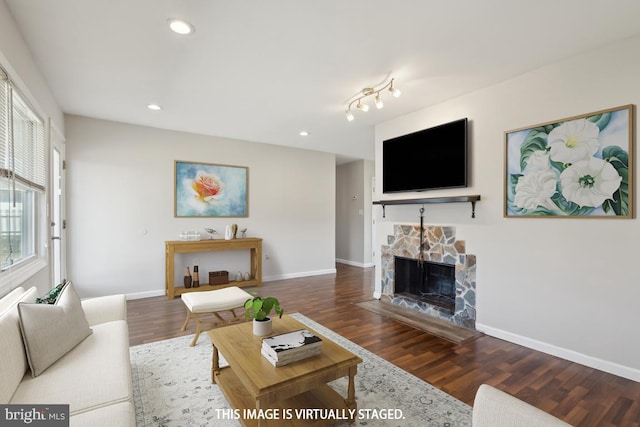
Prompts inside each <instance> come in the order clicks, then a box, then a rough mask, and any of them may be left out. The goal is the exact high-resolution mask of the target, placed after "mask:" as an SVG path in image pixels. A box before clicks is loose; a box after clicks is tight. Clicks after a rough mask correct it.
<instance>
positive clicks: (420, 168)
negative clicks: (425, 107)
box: [382, 118, 467, 193]
mask: <svg viewBox="0 0 640 427" xmlns="http://www.w3.org/2000/svg"><path fill="white" fill-rule="evenodd" d="M466 186H467V119H466V118H464V119H460V120H456V121H453V122H450V123H445V124H442V125H439V126H435V127H432V128H429V129H424V130H421V131H418V132H414V133H410V134H408V135H402V136H399V137H396V138H392V139H388V140H386V141H383V142H382V192H383V193H398V192H408V191H425V190H433V189H438V188H456V187H466Z"/></svg>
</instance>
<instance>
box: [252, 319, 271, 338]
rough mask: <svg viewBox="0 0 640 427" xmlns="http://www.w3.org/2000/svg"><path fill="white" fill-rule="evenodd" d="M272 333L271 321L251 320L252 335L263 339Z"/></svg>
mask: <svg viewBox="0 0 640 427" xmlns="http://www.w3.org/2000/svg"><path fill="white" fill-rule="evenodd" d="M272 332H273V324H272V323H271V319H270V318H269V317H267V318H266V319H264V320H256V319H253V335H256V336H259V337H263V336H265V335H269V334H271V333H272Z"/></svg>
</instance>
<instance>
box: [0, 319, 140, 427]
mask: <svg viewBox="0 0 640 427" xmlns="http://www.w3.org/2000/svg"><path fill="white" fill-rule="evenodd" d="M132 387H133V386H132V381H131V364H130V361H129V330H128V327H127V322H126V321H124V320H118V321H114V322H107V323H102V324H100V325H96V326H94V327H93V333H92V334H91V335H89V336H88V337H87V338H86V339H85V340H84V341H82V342H81V343H80V344H78V345H77V346H76V347H75V348H74V349H73V350H71V351H70V352H69V353H67V354H66V355H65V356H64V357H62V358H61V359H59V360H58V361H57V362H55V363H54V364H53V365H51V366H50V367H49V368H48V369H47V370H46V371H45V372H44V373H43V374H42V375H40V376H38V377H35V378H34V377H32V376H31V375H29V374H27V375H25V376H24V378H23V379H22V382H21V383H20V385H19V386H18V389H17V390H16V392H15V394H14V395H13V397H12V399H11V401H10V403H17V404H19V403H33V402H46V403H49V404H68V405H69V411H70V413H71V415H75V414H79V413H82V412H86V411H90V410H93V409H96V408H101V407H103V406H107V405H111V404H114V403H119V402H126V401H133V388H132ZM87 425H90V424H87ZM114 425H116V424H114Z"/></svg>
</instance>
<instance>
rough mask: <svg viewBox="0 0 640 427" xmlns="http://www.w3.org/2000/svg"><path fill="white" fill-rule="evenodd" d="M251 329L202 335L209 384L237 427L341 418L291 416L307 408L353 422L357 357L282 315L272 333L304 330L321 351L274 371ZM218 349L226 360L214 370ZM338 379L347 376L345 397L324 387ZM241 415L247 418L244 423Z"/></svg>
mask: <svg viewBox="0 0 640 427" xmlns="http://www.w3.org/2000/svg"><path fill="white" fill-rule="evenodd" d="M252 326H253V325H252V324H251V322H247V323H241V324H237V325H232V326H225V327H221V328H217V329H213V330H211V331H209V332H207V334H208V335H209V338H210V339H211V342H212V343H213V361H212V368H211V380H212V382H214V383H217V384H218V385H219V386H220V388H221V389H222V392H223V393H224V395H225V397H226V398H227V400H228V401H229V403H230V404H231V405H232V406H233V407H234V408H235V409H236V410H238V411H237V412H239V413H240V415H241V418H240V421H241V422H242V423H243V425H245V426H259V427H262V426H269V425H275V426H278V427H280V426H289V425H291V426H293V425H327V424H333V423H335V422H337V421H342V420H344V418H341V419H337V420H336V419H335V418H333V419H331V418H327V417H325V418H324V419H319V418H322V417H314V418H315V419H304V418H305V417H302V418H300V417H298V416H296V415H297V414H299V412H296V409H298V410H304V411H305V412H304V413H305V414H307V415H308V414H310V411H309V409H320V410H329V409H333V410H335V411H333V412H331V413H333V414H338V415H339V416H347V415H349V416H350V418H349V419H350V421H351V422H353V421H354V415H355V414H356V411H357V405H356V401H355V385H354V377H355V375H356V373H357V369H358V364H359V363H361V362H362V359H360V358H359V357H358V356H356V355H355V354H353V353H351V352H349V351H347V350H345V349H344V348H342V347H340V346H339V345H338V344H336V343H334V342H333V341H330V340H329V339H327V338H326V337H324V336H322V335H321V334H319V333H317V332H316V331H313V330H312V329H311V328H309V327H308V326H306V325H304V324H302V323H300V322H298V321H297V320H295V319H293V318H291V317H289V316H287V315H284V316H283V317H282V318H281V319H278V318H276V319H273V334H274V335H276V334H282V333H285V332H290V331H295V330H299V329H308V330H310V331H312V332H313V333H315V334H316V335H318V336H319V337H320V338H322V340H323V342H322V353H321V354H320V355H317V356H312V357H310V358H308V359H304V360H301V361H298V362H294V363H291V364H289V365H285V366H281V367H278V368H275V367H274V366H273V365H271V364H270V363H269V362H268V361H267V360H266V359H265V358H264V357H263V356H262V354H260V348H261V345H262V338H263V337H257V336H255V335H253V330H252ZM218 351H220V352H221V353H222V354H223V355H224V357H225V359H226V360H227V361H228V362H229V367H228V368H220V366H219V356H218ZM342 377H349V386H348V389H347V396H346V397H343V396H341V395H340V394H339V393H337V392H336V391H335V390H334V389H332V388H331V387H330V386H329V385H327V383H329V382H331V381H333V380H336V379H338V378H342ZM245 410H247V411H248V412H245ZM246 413H250V414H253V415H252V416H250V417H249V419H245V418H244V417H243V415H244V414H246ZM316 413H320V412H316ZM324 413H325V414H326V413H327V412H324ZM256 414H266V415H267V417H271V416H274V415H276V416H278V417H279V419H266V418H264V417H259V416H258V417H256V416H255V415H256ZM285 418H286V419H285Z"/></svg>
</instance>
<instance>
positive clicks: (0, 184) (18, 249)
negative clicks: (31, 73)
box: [0, 69, 46, 271]
mask: <svg viewBox="0 0 640 427" xmlns="http://www.w3.org/2000/svg"><path fill="white" fill-rule="evenodd" d="M45 149H46V145H45V138H44V124H43V121H42V119H40V117H39V116H38V115H37V114H36V113H35V112H34V110H33V109H32V108H31V107H30V106H29V104H28V103H27V102H26V101H25V99H24V98H23V97H22V96H21V95H20V93H19V92H18V91H17V90H16V89H15V88H14V86H13V84H12V83H11V81H10V80H9V79H8V76H7V74H6V73H5V72H4V71H3V70H2V69H0V269H1V270H2V271H4V270H6V269H9V268H11V267H13V266H16V265H19V264H21V263H24V262H26V261H28V260H30V259H34V258H35V257H36V256H37V255H38V237H39V234H40V233H39V232H38V230H39V223H40V221H41V218H43V217H44V212H42V211H43V206H44V200H45V184H46V163H45V162H46V151H45ZM39 218H40V219H39Z"/></svg>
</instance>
